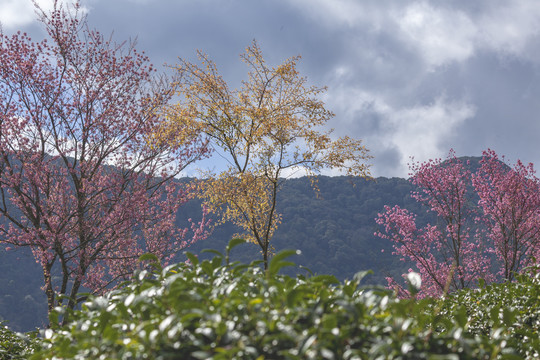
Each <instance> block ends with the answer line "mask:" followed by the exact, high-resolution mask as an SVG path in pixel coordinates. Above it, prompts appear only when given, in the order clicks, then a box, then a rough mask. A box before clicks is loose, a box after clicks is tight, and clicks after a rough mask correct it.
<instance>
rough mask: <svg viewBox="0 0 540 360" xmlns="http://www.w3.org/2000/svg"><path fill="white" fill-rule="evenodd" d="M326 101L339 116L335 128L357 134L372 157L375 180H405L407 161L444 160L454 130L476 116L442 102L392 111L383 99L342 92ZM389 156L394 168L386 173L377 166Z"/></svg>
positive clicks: (467, 107)
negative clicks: (392, 157)
mask: <svg viewBox="0 0 540 360" xmlns="http://www.w3.org/2000/svg"><path fill="white" fill-rule="evenodd" d="M327 101H328V103H329V104H330V106H331V107H332V108H333V109H334V110H336V111H338V112H339V113H340V114H341V115H342V119H341V124H340V125H339V127H340V128H342V129H343V128H349V129H350V131H353V132H360V134H358V136H359V137H360V138H362V139H363V142H364V144H365V145H366V146H367V147H368V148H369V149H370V150H371V151H372V155H374V156H375V161H374V162H373V164H374V167H373V175H375V176H379V175H383V174H384V176H400V177H406V176H407V174H408V168H407V165H406V164H407V162H408V160H409V157H411V156H413V157H414V158H415V159H416V160H419V161H424V160H428V159H429V158H435V157H439V156H444V155H445V154H446V153H447V152H448V150H449V148H448V146H449V145H448V144H449V142H450V140H451V137H452V136H454V135H455V132H456V130H457V129H458V127H459V126H460V125H461V124H463V123H464V122H465V121H466V120H468V119H471V118H472V117H474V115H475V113H476V108H475V106H474V105H473V104H471V103H469V102H467V101H453V100H449V99H447V98H446V97H445V96H439V97H436V98H435V100H434V101H433V102H432V103H430V104H425V105H395V104H391V103H389V102H388V100H387V98H386V97H385V95H384V94H379V93H374V92H369V91H364V90H361V89H353V88H347V87H342V88H341V89H339V90H337V91H336V92H334V93H333V94H332V97H328V100H327ZM374 118H375V119H376V120H375V121H376V124H375V125H374V124H371V125H374V126H375V129H370V125H369V121H370V120H369V119H374ZM356 122H358V123H356ZM363 128H364V131H365V132H364V133H362V129H363ZM353 129H354V130H353ZM388 151H392V152H395V153H396V154H397V157H398V159H395V160H396V161H398V162H399V164H392V165H391V168H389V167H388V164H383V163H382V162H377V158H378V155H381V154H384V153H385V152H388ZM385 166H386V168H385ZM383 168H384V169H383Z"/></svg>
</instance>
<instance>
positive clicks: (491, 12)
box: [478, 0, 540, 61]
mask: <svg viewBox="0 0 540 360" xmlns="http://www.w3.org/2000/svg"><path fill="white" fill-rule="evenodd" d="M500 3H501V4H502V5H501V6H499V7H493V8H489V9H488V10H487V11H486V12H485V13H483V14H482V15H481V16H480V18H479V19H478V23H479V25H478V26H479V27H480V32H481V39H482V44H483V46H485V47H486V48H488V49H492V50H495V51H497V52H502V53H510V54H513V55H517V56H520V57H525V58H529V55H530V54H529V51H530V50H531V49H530V46H531V43H530V42H531V41H536V44H535V45H534V47H535V48H536V49H537V48H538V46H539V44H538V36H539V35H540V2H538V0H515V1H508V2H505V1H503V2H500ZM535 38H536V40H535ZM536 54H538V52H536ZM535 60H536V61H539V60H540V59H535Z"/></svg>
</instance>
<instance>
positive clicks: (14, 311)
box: [0, 176, 425, 331]
mask: <svg viewBox="0 0 540 360" xmlns="http://www.w3.org/2000/svg"><path fill="white" fill-rule="evenodd" d="M184 181H186V180H184ZM318 186H319V189H320V191H319V192H318V193H316V192H315V191H314V190H313V189H312V188H311V185H310V180H309V179H308V178H305V177H304V178H296V179H288V180H285V182H284V185H283V187H282V190H281V192H280V193H279V195H278V196H279V198H278V210H279V211H280V212H281V213H282V215H283V222H282V223H281V225H280V227H279V228H278V230H277V231H276V233H275V235H274V238H273V239H272V244H273V246H274V248H275V251H276V252H277V251H280V250H283V249H299V250H301V255H299V256H297V257H296V259H294V261H295V262H296V263H297V264H299V265H302V266H305V267H307V268H309V269H310V270H311V271H312V272H313V273H318V274H323V273H324V274H333V275H335V276H336V277H338V278H339V279H345V278H351V277H352V276H353V275H354V274H355V273H356V272H358V271H361V270H369V269H371V270H373V271H374V274H373V275H372V276H370V277H368V278H367V282H370V283H378V284H385V280H384V278H385V276H387V275H392V276H399V275H400V274H402V273H404V272H406V269H407V268H408V266H407V265H406V264H404V263H402V262H400V261H399V259H398V257H396V256H393V255H391V253H392V250H391V244H390V243H389V242H388V241H384V240H382V239H380V238H378V237H376V236H374V235H373V233H374V232H375V231H376V229H377V226H376V224H375V221H374V219H375V217H376V216H377V213H378V212H380V211H382V209H383V206H384V205H386V204H388V205H395V204H397V205H400V206H403V207H406V208H408V209H410V210H413V211H415V212H417V213H425V212H422V211H418V210H419V205H418V204H417V203H416V202H415V201H414V200H413V199H411V198H410V196H409V193H410V191H411V190H412V188H413V187H412V185H411V183H410V182H409V181H407V180H405V179H401V178H391V179H389V178H377V179H374V180H365V179H354V178H348V177H325V176H321V177H319V181H318ZM200 211H201V210H200V203H199V202H197V201H192V202H191V203H189V204H186V206H183V207H182V208H181V210H180V213H179V215H178V221H179V225H182V224H185V222H186V221H187V219H188V218H193V219H196V218H200ZM238 232H239V230H238V229H237V228H236V227H235V226H233V225H232V224H224V225H222V226H219V227H217V228H216V229H215V230H214V232H213V234H212V236H211V237H210V238H208V239H206V240H204V241H200V242H198V243H196V244H194V245H192V246H191V247H190V248H189V249H188V251H191V252H193V253H196V254H201V251H202V250H203V249H216V250H219V251H222V252H223V251H224V249H225V246H226V244H227V243H228V241H229V240H230V239H231V238H232V237H233V236H234V234H236V233H238ZM381 250H385V251H384V252H381ZM204 256H209V255H205V254H201V257H204ZM232 258H233V260H240V261H242V262H251V261H252V260H256V259H260V258H261V255H260V253H259V249H258V247H257V246H256V245H254V244H245V245H242V246H238V247H236V248H235V249H234V250H233V253H232ZM180 260H182V259H180ZM297 270H298V269H297ZM292 271H295V270H294V269H293V270H292ZM41 277H42V274H41V272H40V269H39V266H38V265H37V264H36V263H35V261H34V260H33V258H32V256H31V253H30V252H29V251H27V250H26V249H20V250H16V251H13V250H12V251H8V252H6V251H1V250H0V318H3V319H5V320H7V321H8V322H7V324H8V325H9V326H10V327H11V328H12V329H14V330H17V331H28V330H32V329H34V328H35V327H40V326H43V325H44V324H45V323H46V299H45V296H44V294H43V292H42V291H41V290H40V286H41Z"/></svg>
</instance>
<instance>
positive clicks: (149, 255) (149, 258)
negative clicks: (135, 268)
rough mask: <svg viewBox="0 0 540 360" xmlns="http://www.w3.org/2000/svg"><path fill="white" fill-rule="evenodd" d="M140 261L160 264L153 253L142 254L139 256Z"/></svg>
mask: <svg viewBox="0 0 540 360" xmlns="http://www.w3.org/2000/svg"><path fill="white" fill-rule="evenodd" d="M139 261H140V262H143V261H154V262H157V263H159V259H158V257H157V256H156V255H155V254H152V253H145V254H142V255H141V256H139Z"/></svg>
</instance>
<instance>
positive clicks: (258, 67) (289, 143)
mask: <svg viewBox="0 0 540 360" xmlns="http://www.w3.org/2000/svg"><path fill="white" fill-rule="evenodd" d="M198 55H199V60H200V63H201V66H199V65H197V64H194V63H190V62H188V61H186V60H181V64H180V65H178V66H177V67H176V69H177V71H178V73H179V75H180V76H181V81H180V82H179V84H178V85H179V90H178V95H179V96H180V97H181V101H180V103H178V104H177V105H175V106H173V107H171V108H170V109H169V113H168V119H169V123H168V124H167V125H166V126H164V127H163V128H161V129H160V130H159V131H157V132H156V134H155V137H154V138H155V139H157V140H159V141H161V142H165V143H175V139H176V137H177V133H178V130H179V129H180V130H182V129H184V128H186V127H188V128H192V129H194V130H195V131H202V132H204V133H205V134H206V135H207V136H208V138H209V140H210V141H211V143H212V145H213V147H214V149H215V150H217V152H218V154H219V155H220V156H221V157H223V158H224V159H226V161H227V162H228V165H227V168H226V169H225V170H224V171H222V172H221V173H217V174H216V173H213V172H209V173H207V174H204V175H205V176H206V177H207V178H208V179H207V181H205V182H204V183H203V184H202V186H203V190H204V198H205V200H206V205H207V206H208V208H209V209H210V210H211V211H213V212H217V213H219V214H220V215H221V219H222V221H223V222H225V221H232V222H233V223H234V224H236V225H237V226H239V227H240V228H241V229H242V230H243V231H244V233H245V234H244V235H243V236H245V238H246V239H248V240H249V241H252V242H254V243H256V244H258V245H259V247H260V249H261V252H262V254H263V261H264V264H265V267H266V266H267V262H268V255H269V253H270V251H271V245H270V239H271V238H272V236H273V235H274V232H275V230H276V229H277V227H278V224H279V223H280V221H281V216H280V214H279V213H278V212H277V209H276V206H277V196H278V191H279V189H280V187H281V184H282V181H283V178H284V177H286V176H287V175H288V174H290V173H291V172H294V171H302V172H305V173H307V174H308V175H316V174H319V173H320V172H321V170H323V169H339V170H342V171H343V172H345V173H346V174H347V175H352V176H361V177H368V176H369V169H368V166H367V165H366V164H365V161H366V160H367V159H369V158H370V156H369V155H368V152H367V149H366V148H365V147H364V146H363V145H362V144H361V141H359V140H354V139H351V138H349V137H341V138H337V139H335V140H333V139H332V138H331V136H330V135H331V130H330V131H326V130H324V127H325V125H326V124H327V122H328V120H329V119H330V118H331V117H332V116H333V114H332V113H331V112H330V111H328V110H326V109H325V107H324V103H323V102H322V101H321V100H319V99H318V97H319V96H320V94H321V93H323V92H324V91H325V90H326V89H325V88H319V87H315V86H307V84H306V83H307V80H306V78H304V77H301V76H300V75H299V72H298V70H297V62H298V60H299V57H293V58H290V59H288V60H286V61H285V62H283V63H282V64H281V65H279V66H277V67H270V66H269V65H267V64H266V62H265V60H264V58H263V56H262V53H261V50H260V48H259V46H258V45H257V43H256V42H253V43H252V45H251V46H249V47H248V48H247V49H246V51H245V53H244V54H243V55H241V59H242V61H243V62H244V63H245V64H246V65H247V66H248V68H249V72H248V79H247V80H246V81H243V82H242V87H241V89H240V90H231V89H230V88H229V86H228V84H227V83H226V82H225V81H224V80H223V78H222V77H221V76H220V75H219V72H218V70H217V67H216V65H215V64H214V63H213V62H212V60H210V59H209V57H208V56H207V55H206V54H203V53H202V52H198Z"/></svg>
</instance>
